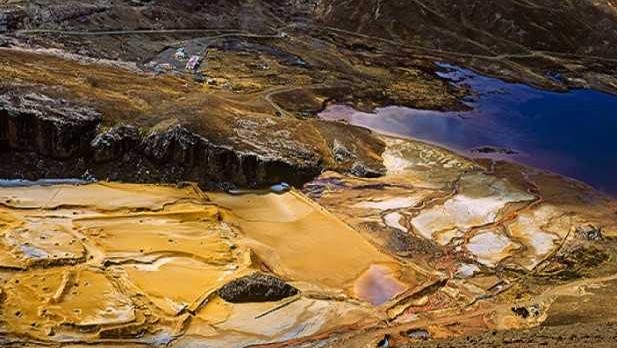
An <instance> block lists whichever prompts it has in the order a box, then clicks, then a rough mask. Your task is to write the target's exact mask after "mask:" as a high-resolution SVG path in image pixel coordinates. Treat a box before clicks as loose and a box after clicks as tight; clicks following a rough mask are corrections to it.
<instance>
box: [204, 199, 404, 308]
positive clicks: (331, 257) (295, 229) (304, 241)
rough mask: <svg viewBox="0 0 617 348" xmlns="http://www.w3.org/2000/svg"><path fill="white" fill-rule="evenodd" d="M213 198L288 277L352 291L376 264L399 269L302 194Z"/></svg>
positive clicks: (255, 247)
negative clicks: (357, 282) (357, 281)
mask: <svg viewBox="0 0 617 348" xmlns="http://www.w3.org/2000/svg"><path fill="white" fill-rule="evenodd" d="M209 196H210V197H211V199H212V201H213V202H214V203H216V204H219V205H220V206H222V207H224V208H226V209H227V211H228V212H229V213H228V214H224V216H225V218H224V220H229V221H230V223H231V224H233V225H235V226H237V227H238V228H239V229H240V230H241V231H242V233H243V235H244V237H245V240H244V242H245V243H246V244H247V245H248V246H250V248H251V249H253V250H254V251H255V252H256V253H257V255H258V256H259V257H260V258H261V259H262V260H263V261H264V262H265V263H266V264H267V265H268V266H269V267H270V268H272V269H275V270H277V273H279V274H280V275H282V276H283V277H285V278H288V279H293V280H296V281H306V282H311V283H316V284H318V285H322V286H324V287H330V288H336V289H341V288H342V289H349V290H353V288H354V285H353V283H354V281H356V280H357V279H358V278H359V277H360V276H361V275H362V273H364V272H365V271H367V270H368V269H369V268H370V267H371V266H373V265H382V267H386V268H391V269H392V272H396V271H397V269H396V268H397V263H396V261H395V260H394V259H393V258H391V257H390V256H387V255H386V254H384V253H382V252H380V251H379V250H377V249H376V248H375V247H374V246H373V245H372V244H370V243H369V242H367V241H366V240H365V239H364V238H363V237H362V236H361V235H360V234H359V233H357V232H356V231H355V230H353V229H352V228H351V227H349V226H348V225H347V224H345V223H343V222H342V221H340V220H339V219H337V218H335V217H334V216H332V215H331V214H329V213H327V212H326V211H325V210H323V209H322V208H320V207H319V206H317V205H316V204H313V203H311V202H310V201H309V200H307V199H306V198H304V197H303V196H302V195H301V194H299V193H296V192H291V193H286V194H283V195H276V194H261V195H260V194H246V195H242V196H237V197H234V196H229V195H225V194H210V195H209ZM356 288H357V287H356ZM355 293H356V294H357V295H359V296H361V295H362V294H368V293H370V291H369V292H364V291H355ZM365 299H367V300H369V299H368V298H365Z"/></svg>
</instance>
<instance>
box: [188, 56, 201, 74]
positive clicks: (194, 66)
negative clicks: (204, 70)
mask: <svg viewBox="0 0 617 348" xmlns="http://www.w3.org/2000/svg"><path fill="white" fill-rule="evenodd" d="M202 60H203V58H202V57H201V56H191V58H190V59H189V61H188V62H187V63H186V68H185V69H186V70H189V71H197V70H199V66H200V65H201V62H202Z"/></svg>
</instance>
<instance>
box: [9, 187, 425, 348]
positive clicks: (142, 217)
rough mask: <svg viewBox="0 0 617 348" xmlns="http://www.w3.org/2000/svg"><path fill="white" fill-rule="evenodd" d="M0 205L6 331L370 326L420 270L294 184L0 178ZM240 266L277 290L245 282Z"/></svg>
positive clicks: (160, 335)
mask: <svg viewBox="0 0 617 348" xmlns="http://www.w3.org/2000/svg"><path fill="white" fill-rule="evenodd" d="M0 202H1V205H0V230H1V231H2V235H3V239H2V244H1V246H0V247H1V248H2V252H1V253H0V263H1V264H0V266H1V267H2V273H1V274H2V281H3V283H4V284H3V287H2V313H3V322H2V331H4V332H5V333H6V334H7V336H8V337H10V338H11V340H12V342H23V343H29V344H34V343H74V344H88V343H110V344H111V343H126V344H136V345H139V344H144V345H166V344H169V343H174V344H177V345H178V346H182V345H185V346H191V345H192V344H196V343H197V342H199V343H200V344H203V345H205V346H208V347H217V346H220V347H233V346H244V345H250V344H261V343H269V342H277V341H285V340H289V339H296V338H298V337H308V336H311V335H315V334H320V333H325V332H329V331H332V330H340V329H344V328H348V327H353V326H358V327H359V326H362V325H371V324H370V323H378V322H380V321H381V320H383V319H385V317H384V316H385V315H387V314H386V310H387V309H388V308H389V307H391V305H392V303H394V302H395V300H396V299H397V297H400V296H405V295H406V294H409V293H411V292H413V291H417V290H418V289H421V288H422V286H423V285H425V284H428V282H430V280H431V278H430V277H429V276H428V275H427V274H426V273H425V272H424V271H422V270H421V269H420V268H417V267H411V266H410V265H402V264H401V263H400V262H399V261H398V260H396V259H395V258H393V257H392V256H389V255H387V254H385V253H383V252H381V251H380V250H378V249H377V248H376V247H375V246H373V245H372V244H371V243H369V242H368V241H367V240H366V239H365V238H364V237H363V236H361V235H360V234H359V233H358V232H356V231H355V230H354V229H352V228H351V227H349V226H348V225H347V224H345V223H343V222H342V221H341V220H339V219H338V218H336V217H334V216H333V215H331V214H330V213H328V212H327V211H325V210H324V209H323V208H321V207H320V206H318V205H317V204H315V203H314V202H312V201H311V200H309V199H307V198H306V197H305V196H304V195H302V194H301V193H298V192H295V191H292V192H289V193H285V194H281V195H277V194H272V193H268V194H260V193H249V194H244V195H237V196H232V195H228V194H219V193H217V194H205V193H203V192H201V191H200V190H199V188H197V187H196V186H193V185H185V186H183V187H171V186H155V185H134V184H115V183H97V184H89V185H54V186H47V187H43V186H29V187H9V188H1V189H0ZM271 274H274V275H276V278H275V277H274V276H271ZM251 277H253V278H254V279H257V280H256V281H257V283H259V280H260V279H261V280H262V281H263V279H262V278H264V277H269V278H266V280H267V281H270V282H273V283H274V284H275V285H276V286H278V287H279V288H280V289H283V290H285V289H286V290H285V291H287V294H283V295H281V296H278V297H276V296H275V298H274V299H272V297H268V296H271V295H272V291H274V290H272V289H266V291H261V292H260V288H259V286H254V287H253V289H252V290H251V289H249V290H246V287H249V288H250V280H251V279H252V278H251ZM260 277H261V278H260ZM244 280H249V281H248V282H245V283H241V282H242V281H244ZM234 281H235V282H238V281H239V282H240V283H239V285H237V289H235V290H234V289H231V291H227V292H231V293H232V295H227V296H228V297H231V298H230V299H228V300H226V299H224V298H225V296H224V295H223V294H224V293H227V292H226V291H224V290H223V289H225V287H226V286H227V287H233V286H234ZM247 284H249V285H247ZM258 285H259V284H258ZM270 285H271V284H270ZM243 287H244V288H243ZM261 290H263V289H261ZM234 291H235V293H234ZM243 291H253V292H254V293H255V294H256V295H255V294H253V295H254V296H253V297H252V298H249V299H246V298H244V299H242V298H241V296H240V295H241V294H242V292H243ZM283 292H284V291H283ZM238 293H240V295H238ZM234 294H235V295H234ZM236 295H237V296H236ZM287 295H289V296H287ZM233 296H236V297H237V299H239V300H238V301H235V300H234V299H235V298H234V297H233ZM238 296H240V297H238ZM260 296H262V297H263V298H260Z"/></svg>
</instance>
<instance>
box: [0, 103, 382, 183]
mask: <svg viewBox="0 0 617 348" xmlns="http://www.w3.org/2000/svg"><path fill="white" fill-rule="evenodd" d="M101 120H102V117H101V115H100V114H99V113H97V112H96V111H94V110H92V109H90V108H88V107H83V106H77V105H74V104H72V103H69V102H67V101H62V100H54V99H52V98H49V97H47V96H45V95H42V94H36V93H30V94H26V95H17V94H14V93H7V94H4V95H1V96H0V148H1V149H2V150H3V152H4V154H3V155H2V156H3V157H10V160H9V163H10V164H9V163H6V162H5V165H3V166H2V169H1V171H2V176H4V177H14V176H26V177H31V178H37V177H38V178H40V177H58V176H60V177H65V176H75V175H81V173H84V172H88V173H90V174H93V175H95V176H96V177H97V178H101V179H104V178H112V179H114V180H129V181H159V180H160V181H172V182H174V181H181V180H190V181H197V182H200V183H202V184H204V185H206V186H209V187H219V188H220V187H229V186H241V187H261V186H265V185H270V184H274V183H278V182H281V181H284V182H288V183H291V184H293V185H302V184H303V183H305V182H307V181H309V180H311V179H312V178H314V177H315V176H317V175H319V174H320V173H321V171H322V169H323V166H324V163H323V161H322V158H321V157H320V156H319V155H318V154H317V153H308V154H307V153H304V154H302V153H298V154H296V155H295V156H294V155H289V156H284V155H282V154H281V155H278V156H277V155H276V154H272V153H270V154H269V155H263V154H259V153H256V152H252V151H246V150H240V149H237V148H234V147H233V146H230V145H220V144H216V143H213V142H212V141H210V140H208V139H207V138H206V137H204V136H202V135H199V134H198V133H197V132H194V131H192V130H191V129H190V128H189V127H190V126H188V125H182V124H174V125H171V126H169V127H167V128H164V129H158V130H156V131H150V132H149V133H148V134H141V133H140V131H139V130H138V129H137V128H136V127H134V126H131V125H119V126H115V127H112V128H109V129H107V130H102V129H101V127H100V123H101ZM369 168H370V167H369ZM374 170H375V169H373V171H374ZM377 170H378V169H377Z"/></svg>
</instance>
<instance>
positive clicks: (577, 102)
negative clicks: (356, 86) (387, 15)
mask: <svg viewBox="0 0 617 348" xmlns="http://www.w3.org/2000/svg"><path fill="white" fill-rule="evenodd" d="M441 67H442V68H443V69H444V72H442V73H440V76H442V77H444V78H447V79H450V80H451V81H452V83H453V84H467V85H469V86H471V88H472V90H473V91H474V97H473V98H469V99H468V100H467V101H466V102H467V103H468V104H469V105H470V106H471V107H473V110H472V111H469V112H439V111H430V110H419V109H412V108H404V107H397V106H392V107H386V108H379V109H376V110H375V113H374V114H370V113H362V112H357V111H355V110H353V109H352V108H350V107H347V106H343V105H333V106H330V107H329V108H328V109H326V111H324V112H323V113H322V114H321V117H322V118H324V119H329V120H339V119H344V120H347V121H349V122H350V123H352V124H355V125H359V126H364V127H368V128H371V129H374V130H376V131H379V132H385V133H389V134H395V135H399V136H405V137H412V138H416V139H420V140H424V141H428V142H432V143H437V144H441V145H444V146H447V147H449V148H452V149H454V150H457V151H460V152H466V153H469V154H473V155H479V154H478V153H475V152H474V151H473V150H474V149H478V148H481V147H485V146H490V147H495V148H499V149H507V150H513V152H515V153H510V154H509V155H507V156H506V155H504V154H503V153H502V154H500V155H499V156H500V157H506V158H508V159H511V160H515V161H518V162H522V163H525V164H528V165H532V166H535V167H539V168H543V169H547V170H551V171H554V172H557V173H560V174H563V175H566V176H569V177H573V178H576V179H579V180H582V181H585V182H587V183H589V184H591V185H592V186H594V187H596V188H598V189H600V190H602V191H605V192H608V193H611V194H617V182H615V180H614V178H617V142H616V141H614V136H615V134H617V97H615V96H612V95H609V94H605V93H601V92H597V91H593V90H587V89H581V90H574V91H570V92H567V93H558V92H549V91H542V90H539V89H536V88H533V87H530V86H526V85H522V84H515V83H507V82H504V81H501V80H498V79H494V78H490V77H485V76H481V75H478V74H476V73H474V72H472V71H470V70H466V69H461V68H457V67H453V66H450V65H445V64H441ZM501 152H510V151H501ZM491 155H492V156H495V154H491Z"/></svg>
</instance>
